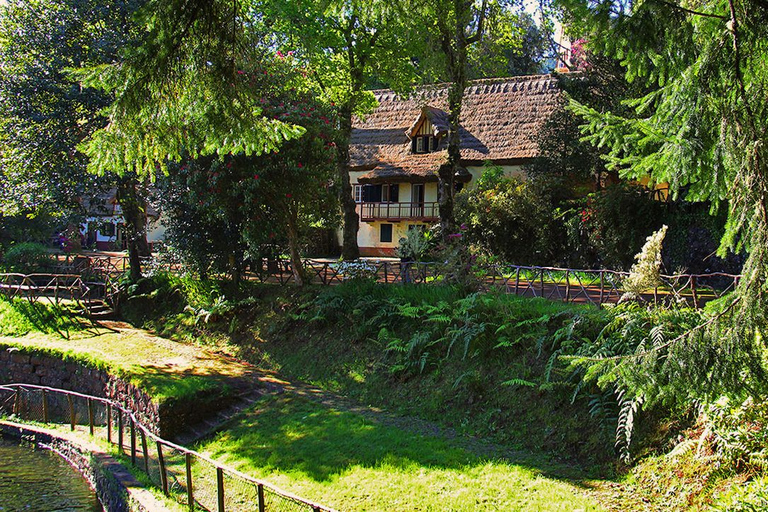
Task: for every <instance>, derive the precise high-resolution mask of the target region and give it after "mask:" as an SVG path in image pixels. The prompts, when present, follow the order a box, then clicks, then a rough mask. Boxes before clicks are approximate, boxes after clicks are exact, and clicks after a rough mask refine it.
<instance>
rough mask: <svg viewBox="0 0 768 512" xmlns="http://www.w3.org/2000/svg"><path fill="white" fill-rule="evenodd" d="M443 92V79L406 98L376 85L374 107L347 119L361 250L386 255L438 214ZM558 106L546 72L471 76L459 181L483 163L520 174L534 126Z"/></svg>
mask: <svg viewBox="0 0 768 512" xmlns="http://www.w3.org/2000/svg"><path fill="white" fill-rule="evenodd" d="M447 92H448V91H447V86H444V85H442V86H429V87H425V88H422V89H419V90H417V91H416V92H415V93H414V94H412V95H411V96H410V97H408V98H401V97H398V96H397V95H396V94H395V93H393V92H392V91H388V90H382V91H376V92H375V96H376V99H377V100H378V102H379V105H378V107H377V108H376V110H375V111H374V112H373V113H372V114H370V115H368V116H366V117H365V119H362V120H360V119H359V120H357V121H356V122H355V124H354V127H353V132H352V140H351V148H350V155H351V168H350V177H351V181H352V184H353V189H354V196H355V201H356V202H357V203H358V214H359V215H360V231H359V233H358V245H359V246H360V252H361V253H362V254H363V255H364V256H392V255H394V251H395V248H396V247H397V245H398V240H399V239H400V238H401V237H403V236H405V235H406V232H407V230H408V229H409V228H410V227H412V226H419V225H431V224H434V223H435V222H436V221H437V220H438V218H439V214H438V206H437V170H438V167H439V166H440V164H441V163H442V162H443V161H444V160H445V159H446V156H447V151H446V146H447V135H448V114H447V110H448V98H447ZM561 106H562V95H561V91H560V89H559V87H558V82H557V79H556V78H554V77H553V76H552V75H537V76H521V77H514V78H503V79H492V80H481V81H477V82H473V83H472V84H471V85H470V86H469V87H467V89H466V91H465V93H464V104H463V107H462V116H461V158H462V160H461V163H462V169H461V172H460V173H459V175H458V176H457V177H456V178H457V182H458V183H459V186H463V185H465V184H468V186H471V185H472V182H473V181H475V180H476V179H477V178H478V177H479V176H480V175H481V174H482V171H483V165H484V162H486V161H491V162H493V163H494V164H497V165H500V166H502V167H503V168H504V170H505V172H507V173H508V174H521V173H522V172H523V170H522V168H523V166H524V165H526V164H528V163H530V162H531V160H532V159H533V158H534V157H536V156H538V146H537V144H536V134H537V132H538V130H539V129H540V128H541V127H542V125H543V124H544V123H545V122H546V120H547V119H548V118H549V116H550V115H551V114H552V113H553V112H554V111H555V110H556V109H558V108H561Z"/></svg>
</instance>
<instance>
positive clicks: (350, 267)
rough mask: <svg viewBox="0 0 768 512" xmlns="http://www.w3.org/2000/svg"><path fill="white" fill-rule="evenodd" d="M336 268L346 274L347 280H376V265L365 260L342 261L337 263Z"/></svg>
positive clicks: (340, 272)
mask: <svg viewBox="0 0 768 512" xmlns="http://www.w3.org/2000/svg"><path fill="white" fill-rule="evenodd" d="M336 269H337V270H338V272H339V274H341V275H343V276H344V280H345V281H351V280H370V281H375V280H376V265H373V264H371V263H368V262H366V261H363V260H356V261H342V262H341V263H337V264H336Z"/></svg>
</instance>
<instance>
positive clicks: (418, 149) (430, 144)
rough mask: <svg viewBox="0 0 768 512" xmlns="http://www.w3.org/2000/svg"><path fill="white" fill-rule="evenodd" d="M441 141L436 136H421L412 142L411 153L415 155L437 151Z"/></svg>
mask: <svg viewBox="0 0 768 512" xmlns="http://www.w3.org/2000/svg"><path fill="white" fill-rule="evenodd" d="M438 143H439V140H438V138H437V137H435V136H434V135H419V136H417V137H415V138H414V139H413V140H412V141H411V151H413V152H414V153H431V152H432V151H437V146H438Z"/></svg>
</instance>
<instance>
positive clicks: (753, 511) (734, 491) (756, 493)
mask: <svg viewBox="0 0 768 512" xmlns="http://www.w3.org/2000/svg"><path fill="white" fill-rule="evenodd" d="M767 508H768V477H766V476H764V475H761V476H759V477H757V478H755V479H754V480H752V481H751V482H748V483H745V484H741V485H734V486H732V487H730V488H729V489H728V490H727V491H726V492H723V493H721V494H720V495H719V496H718V497H717V499H716V500H715V502H714V503H713V504H712V507H711V508H710V510H712V511H714V512H759V511H761V510H766V509H767Z"/></svg>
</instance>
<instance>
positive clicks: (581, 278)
mask: <svg viewBox="0 0 768 512" xmlns="http://www.w3.org/2000/svg"><path fill="white" fill-rule="evenodd" d="M304 267H305V270H306V274H307V276H308V280H309V281H310V282H313V283H319V284H323V285H333V284H338V283H341V282H343V281H345V280H347V279H349V278H351V277H352V276H355V275H360V274H365V275H369V276H371V277H373V278H375V279H376V280H377V281H379V282H382V283H391V284H406V283H407V284H430V283H437V282H439V281H440V279H441V275H440V274H441V269H440V266H439V265H437V264H435V263H425V262H409V263H404V262H398V261H386V260H362V261H360V262H359V263H351V264H350V263H339V262H334V261H324V260H314V259H307V260H305V261H304ZM251 268H252V270H251V271H250V272H248V273H247V275H248V276H249V277H250V278H252V279H257V280H259V281H262V282H276V283H279V284H281V285H285V284H288V283H291V282H292V281H293V279H294V278H293V272H292V268H291V263H290V261H288V260H263V261H261V262H257V264H256V265H252V267H251ZM471 273H472V274H473V275H474V276H475V277H476V279H477V280H478V282H479V283H480V285H481V287H482V288H483V289H485V290H501V291H504V292H506V293H513V294H515V295H521V296H525V297H543V298H546V299H551V300H559V301H563V302H576V303H579V302H581V303H590V304H594V305H602V304H611V303H616V302H618V301H619V300H620V299H621V297H622V296H623V295H624V290H623V289H622V285H621V284H622V282H623V280H624V279H626V278H627V277H628V276H629V273H628V272H618V271H614V270H605V269H603V270H583V269H569V268H558V267H537V266H522V265H484V266H478V267H474V268H473V269H472V270H471ZM740 278H741V276H739V275H734V274H726V273H721V272H716V273H708V274H678V275H662V276H661V281H662V283H661V284H660V285H659V286H658V287H656V288H655V289H653V290H648V291H647V293H644V294H643V298H644V299H645V300H648V301H653V302H656V303H658V302H675V303H679V304H682V303H686V304H688V305H689V306H692V307H696V308H699V307H702V306H703V305H704V304H706V303H707V302H709V301H710V300H713V299H716V298H719V297H722V296H723V295H724V294H725V293H728V292H731V291H733V290H734V289H735V288H736V286H737V285H738V282H739V279H740Z"/></svg>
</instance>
